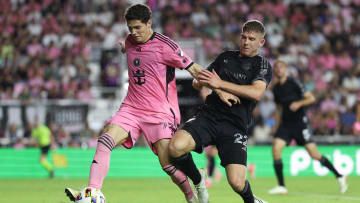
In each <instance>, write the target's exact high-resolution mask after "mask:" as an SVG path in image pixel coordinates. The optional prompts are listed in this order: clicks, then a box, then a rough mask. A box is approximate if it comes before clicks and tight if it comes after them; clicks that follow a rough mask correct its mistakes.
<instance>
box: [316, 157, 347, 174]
mask: <svg viewBox="0 0 360 203" xmlns="http://www.w3.org/2000/svg"><path fill="white" fill-rule="evenodd" d="M320 163H321V165H323V166H325V167H326V168H328V169H329V170H330V171H332V172H333V173H334V175H335V176H336V178H339V177H341V176H342V175H341V174H340V173H339V172H338V171H337V170H336V169H335V167H334V166H333V165H332V164H331V163H330V161H329V159H327V158H326V157H324V156H322V157H321V159H320Z"/></svg>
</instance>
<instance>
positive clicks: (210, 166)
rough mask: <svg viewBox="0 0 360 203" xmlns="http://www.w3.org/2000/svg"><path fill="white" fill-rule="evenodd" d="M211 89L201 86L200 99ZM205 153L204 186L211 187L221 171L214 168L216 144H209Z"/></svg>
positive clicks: (203, 98)
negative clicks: (205, 172) (205, 170)
mask: <svg viewBox="0 0 360 203" xmlns="http://www.w3.org/2000/svg"><path fill="white" fill-rule="evenodd" d="M211 92H212V90H211V89H210V88H207V87H202V88H201V90H200V91H199V95H200V97H201V100H202V101H203V102H205V100H206V97H207V96H208V95H210V94H211ZM205 153H206V159H207V164H206V168H207V173H208V177H207V178H206V187H211V186H212V184H213V181H214V180H215V181H220V179H221V177H222V173H221V172H219V171H218V170H217V168H216V162H215V159H216V156H217V155H218V150H217V149H216V146H214V145H210V146H207V147H206V148H205Z"/></svg>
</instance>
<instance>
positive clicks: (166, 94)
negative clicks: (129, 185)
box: [65, 4, 232, 203]
mask: <svg viewBox="0 0 360 203" xmlns="http://www.w3.org/2000/svg"><path fill="white" fill-rule="evenodd" d="M150 17H151V11H150V9H149V7H148V6H146V5H143V4H136V5H133V6H131V7H129V8H128V9H127V11H126V13H125V19H126V22H127V26H128V28H129V31H130V34H129V36H128V37H127V38H126V40H125V47H126V49H125V47H123V49H122V51H125V52H126V56H127V62H128V74H129V88H128V92H127V95H126V97H125V99H124V101H123V102H122V104H121V106H120V108H119V110H118V111H117V112H116V114H115V115H114V116H112V117H111V118H110V119H109V120H108V122H107V124H106V125H105V127H104V129H103V131H102V133H101V135H100V136H99V138H98V143H97V147H96V153H95V156H94V159H93V162H92V164H91V167H90V178H89V187H93V188H96V189H101V188H102V184H103V180H104V178H105V176H106V174H107V172H108V169H109V162H110V153H111V151H112V150H113V149H114V148H115V146H117V145H123V146H125V147H126V148H132V147H133V146H134V143H135V142H136V140H137V138H138V137H139V136H140V134H141V133H142V134H143V135H144V136H145V138H146V140H147V142H148V144H149V146H150V147H151V149H152V150H153V152H154V153H155V154H156V155H157V156H158V158H159V162H160V165H161V166H162V169H163V170H164V171H165V172H166V173H167V174H168V175H169V176H170V177H171V179H172V181H173V182H174V183H175V184H176V185H178V187H179V188H180V189H181V190H182V192H183V193H184V194H185V198H186V200H187V201H188V202H198V201H199V200H198V198H197V196H199V199H200V202H201V203H207V202H208V196H209V195H208V193H207V189H206V187H205V178H206V176H205V173H200V171H196V172H195V173H193V175H192V176H191V177H190V176H189V177H190V178H191V179H192V181H193V183H194V185H195V188H196V189H197V195H196V194H194V192H193V190H192V188H191V186H190V184H189V181H188V179H187V176H186V175H185V174H184V173H183V172H182V171H181V170H178V169H177V168H176V167H175V166H174V165H173V164H171V162H170V156H169V152H168V145H169V142H170V138H171V137H172V135H173V134H174V132H175V130H176V129H177V125H178V124H179V123H180V112H179V106H178V101H177V91H176V84H175V68H180V69H185V70H187V71H189V72H190V73H191V75H192V76H193V77H194V78H197V75H198V73H200V72H201V70H202V69H203V68H202V67H201V66H200V65H198V64H196V63H194V62H193V61H192V60H191V59H190V58H189V57H188V56H187V55H186V54H185V53H184V52H183V51H182V50H181V48H180V47H179V46H178V45H177V44H176V43H175V42H174V41H172V40H171V39H169V38H168V37H166V36H164V35H162V34H159V33H156V32H154V31H153V30H152V29H151V24H152V21H151V18H150ZM120 44H122V43H120ZM215 92H216V93H217V94H225V93H223V92H222V91H220V90H219V91H216V90H215ZM222 98H224V100H223V101H224V102H226V101H227V99H231V98H232V97H231V94H226V97H225V96H223V97H222ZM227 102H228V101H227ZM194 165H195V164H194ZM65 192H66V194H67V196H68V197H69V198H70V200H71V201H76V197H77V196H78V195H79V192H78V191H76V190H73V189H71V188H66V189H65Z"/></svg>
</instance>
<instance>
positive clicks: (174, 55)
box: [122, 32, 193, 124]
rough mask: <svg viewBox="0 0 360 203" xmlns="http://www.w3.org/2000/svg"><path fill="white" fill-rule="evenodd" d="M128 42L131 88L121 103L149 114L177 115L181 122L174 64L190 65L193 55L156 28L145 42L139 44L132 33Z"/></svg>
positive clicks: (185, 66) (177, 120)
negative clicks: (184, 51) (190, 55)
mask: <svg viewBox="0 0 360 203" xmlns="http://www.w3.org/2000/svg"><path fill="white" fill-rule="evenodd" d="M125 46H126V56H127V63H128V75H129V89H128V93H127V95H126V97H125V99H124V101H123V103H122V105H126V106H131V107H133V108H135V109H138V110H142V111H143V112H144V114H146V115H157V116H156V117H162V116H165V117H169V116H171V117H175V120H176V122H177V124H179V123H180V111H179V105H178V98H177V90H176V82H175V69H174V68H180V69H186V68H188V67H190V66H191V65H192V64H193V62H192V60H191V59H190V57H188V55H186V54H185V53H183V51H182V50H181V49H180V47H179V46H178V45H177V44H176V43H175V42H174V41H172V40H171V39H169V38H168V37H166V36H164V35H162V34H159V33H156V32H154V34H153V35H152V36H151V38H150V39H149V40H148V41H147V42H145V43H143V44H137V43H136V42H135V41H134V40H133V39H132V37H131V36H130V35H129V36H128V37H127V39H126V41H125ZM145 119H146V118H145ZM149 119H153V118H149ZM149 122H151V120H149ZM153 122H157V121H156V120H154V121H153Z"/></svg>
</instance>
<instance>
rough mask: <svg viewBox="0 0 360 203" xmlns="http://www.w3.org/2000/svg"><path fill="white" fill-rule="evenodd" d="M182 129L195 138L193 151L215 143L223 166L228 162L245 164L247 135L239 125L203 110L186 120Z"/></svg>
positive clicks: (198, 151) (201, 149) (200, 150)
mask: <svg viewBox="0 0 360 203" xmlns="http://www.w3.org/2000/svg"><path fill="white" fill-rule="evenodd" d="M183 130H185V131H187V132H188V133H190V134H191V136H192V137H193V139H194V140H195V143H196V147H195V150H194V151H195V152H197V153H201V152H202V151H203V149H204V147H206V146H208V145H215V146H216V147H217V149H218V151H219V157H220V160H221V165H222V166H223V167H225V166H226V165H228V164H241V165H244V166H246V160H247V149H246V146H247V140H248V136H247V135H246V133H245V132H244V130H241V129H240V128H239V127H237V126H235V125H233V124H231V123H230V122H228V121H225V120H221V119H216V118H213V117H212V116H210V115H207V114H206V113H204V112H203V113H202V114H200V115H198V116H196V117H194V118H191V119H190V120H188V121H187V122H186V123H185V125H184V127H183Z"/></svg>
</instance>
